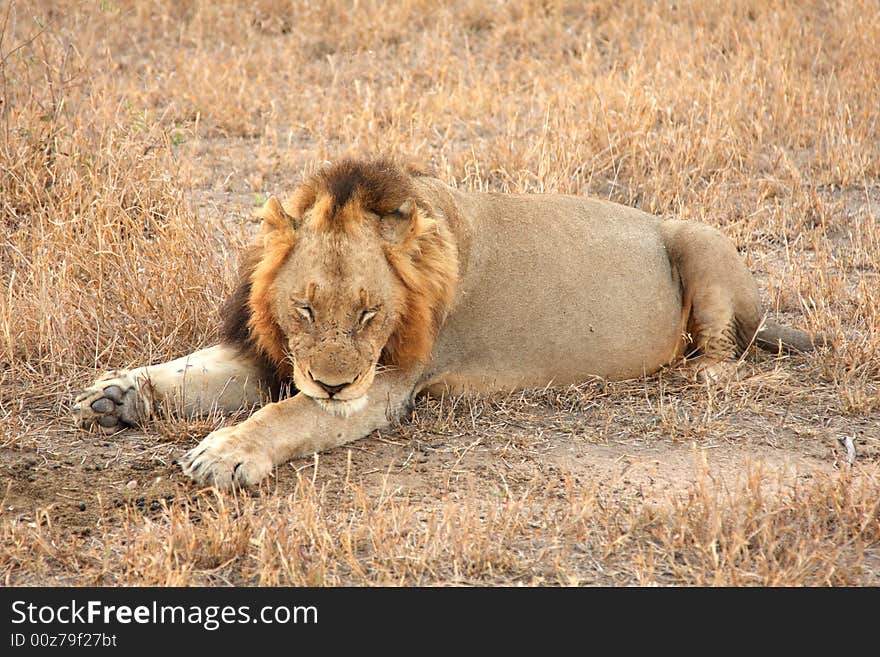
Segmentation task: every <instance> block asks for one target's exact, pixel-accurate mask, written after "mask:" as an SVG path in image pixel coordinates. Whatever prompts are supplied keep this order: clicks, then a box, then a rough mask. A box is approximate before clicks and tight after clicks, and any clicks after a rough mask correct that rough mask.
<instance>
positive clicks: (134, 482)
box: [125, 479, 138, 490]
mask: <svg viewBox="0 0 880 657" xmlns="http://www.w3.org/2000/svg"><path fill="white" fill-rule="evenodd" d="M137 485H138V480H137V479H132V480H131V481H129V482H128V483H127V484H125V487H126V488H128V489H129V490H134V489H135V488H137Z"/></svg>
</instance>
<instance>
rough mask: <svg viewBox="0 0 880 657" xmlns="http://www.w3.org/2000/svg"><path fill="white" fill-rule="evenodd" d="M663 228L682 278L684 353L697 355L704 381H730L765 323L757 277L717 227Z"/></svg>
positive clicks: (673, 225)
mask: <svg viewBox="0 0 880 657" xmlns="http://www.w3.org/2000/svg"><path fill="white" fill-rule="evenodd" d="M662 231H663V235H664V239H665V242H666V247H667V252H668V253H669V255H670V262H671V263H672V265H673V271H674V272H675V273H676V275H677V276H678V277H679V280H680V282H681V290H682V318H681V323H682V333H683V338H684V340H683V342H684V355H685V356H686V357H691V356H697V359H696V361H695V362H694V370H693V371H694V373H695V375H696V378H697V379H698V380H701V381H719V380H723V379H727V378H729V377H730V376H732V375H734V374H735V373H736V361H737V359H738V358H739V357H740V356H741V355H742V354H743V352H744V351H745V350H746V349H747V348H748V347H749V345H750V344H751V342H752V340H753V339H754V336H755V332H756V331H757V329H758V326H759V324H760V321H761V312H760V307H761V306H760V297H759V294H758V288H757V285H756V284H755V280H754V278H753V277H752V274H751V272H750V271H749V270H748V268H747V267H746V265H745V263H744V262H743V261H742V259H741V258H740V256H739V254H738V253H737V251H736V248H735V247H734V245H733V243H732V242H731V241H730V240H728V239H727V238H726V237H724V235H722V234H721V233H720V232H718V231H717V230H715V229H714V228H711V227H710V226H706V225H703V224H699V223H694V222H682V221H668V222H664V224H663V226H662Z"/></svg>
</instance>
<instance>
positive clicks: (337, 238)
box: [248, 160, 458, 414]
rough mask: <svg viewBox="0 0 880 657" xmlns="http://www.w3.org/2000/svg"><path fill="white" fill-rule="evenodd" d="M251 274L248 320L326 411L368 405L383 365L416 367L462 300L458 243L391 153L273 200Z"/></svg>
mask: <svg viewBox="0 0 880 657" xmlns="http://www.w3.org/2000/svg"><path fill="white" fill-rule="evenodd" d="M260 215H261V216H262V218H263V227H262V237H261V239H260V240H258V242H257V244H256V245H255V251H254V252H253V255H254V256H255V260H254V264H253V268H252V270H251V271H250V273H249V286H248V289H249V294H248V309H249V319H248V328H249V330H250V333H251V335H252V336H253V338H254V339H255V343H256V347H257V348H258V349H259V350H260V351H261V352H262V354H263V355H264V356H266V357H267V358H268V359H269V361H270V362H271V363H272V364H273V365H274V367H275V368H276V373H277V375H278V376H279V377H286V376H290V375H291V374H292V376H293V382H294V384H295V385H296V387H297V388H299V390H300V391H302V393H303V394H305V395H308V396H309V397H311V398H313V399H315V400H317V401H318V402H319V403H321V404H322V405H323V406H324V407H325V408H326V409H327V410H331V411H333V412H337V413H340V414H348V413H351V412H354V411H356V410H358V409H359V408H362V407H363V406H364V405H365V404H366V401H367V398H366V395H367V393H368V391H369V389H370V386H371V385H372V383H373V379H374V377H375V375H376V368H377V365H378V364H379V363H380V362H381V363H382V365H383V366H385V367H387V368H388V369H389V370H394V371H395V372H397V373H402V375H405V376H414V375H415V372H417V371H418V370H419V368H420V367H423V366H424V365H425V364H427V363H428V362H429V361H430V358H431V350H432V347H433V344H434V338H435V337H436V334H437V330H438V327H439V325H440V323H441V322H442V321H443V320H444V318H445V316H446V312H447V310H448V309H449V307H450V304H451V303H452V300H453V297H454V294H455V288H456V282H457V276H458V249H457V247H456V245H455V243H454V241H453V239H452V235H451V233H450V232H449V230H448V228H447V227H446V226H445V225H444V224H443V223H441V222H438V221H437V219H436V217H435V216H434V214H433V212H432V209H431V208H430V207H428V206H427V205H426V204H425V203H424V201H422V202H421V203H420V202H419V200H418V198H416V196H415V188H414V186H413V183H412V180H411V179H410V178H409V177H408V175H407V174H406V173H404V172H403V171H402V170H400V169H399V168H396V167H395V166H394V165H393V164H391V163H389V162H387V161H377V162H376V163H372V164H370V163H366V164H365V163H358V162H354V161H348V160H347V161H343V162H341V163H340V164H338V165H336V166H334V167H330V168H328V169H325V170H323V171H321V172H319V173H317V174H316V175H315V176H313V177H312V178H310V179H309V180H306V181H305V182H303V183H302V184H301V185H300V187H299V188H298V189H297V192H296V194H295V195H294V197H293V199H292V200H291V202H290V204H289V205H288V209H285V208H284V207H283V206H282V205H281V203H279V202H278V200H277V199H276V198H275V197H271V198H270V199H269V200H268V201H266V204H265V205H264V207H263V209H262V210H261V211H260Z"/></svg>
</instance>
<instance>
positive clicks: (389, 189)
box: [295, 158, 417, 222]
mask: <svg viewBox="0 0 880 657" xmlns="http://www.w3.org/2000/svg"><path fill="white" fill-rule="evenodd" d="M414 174H416V175H417V172H416V171H415V170H411V169H410V168H409V167H402V166H400V165H398V164H397V163H396V162H394V161H393V160H391V159H388V158H380V159H376V160H354V159H345V160H342V161H340V162H338V163H336V164H333V165H330V166H328V167H325V168H323V169H321V170H320V171H318V172H317V173H316V174H314V175H313V176H311V177H310V178H308V179H307V180H305V181H304V182H303V183H302V185H301V186H300V188H299V190H298V194H297V197H296V199H295V206H296V207H295V212H296V213H298V214H299V215H302V213H303V212H305V210H307V209H308V208H309V207H311V206H312V205H313V204H314V203H315V201H316V200H317V199H318V197H320V196H323V195H325V194H326V195H327V196H329V197H330V208H329V210H330V212H329V213H328V216H327V217H326V219H328V220H329V221H330V222H335V221H336V219H337V217H338V216H339V215H340V214H341V213H340V211H341V210H342V209H343V208H345V207H346V206H347V205H348V204H349V203H351V202H355V203H357V204H358V205H359V206H360V208H361V209H363V210H369V211H370V212H375V213H376V214H378V215H383V214H387V213H389V212H393V211H394V210H396V209H397V208H399V207H400V205H401V204H402V203H403V202H404V201H406V200H407V198H410V197H411V196H412V195H413V188H412V179H411V176H412V175H414Z"/></svg>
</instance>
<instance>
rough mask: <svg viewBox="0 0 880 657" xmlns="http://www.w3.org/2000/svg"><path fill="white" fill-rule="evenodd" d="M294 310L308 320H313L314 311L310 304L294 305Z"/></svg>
mask: <svg viewBox="0 0 880 657" xmlns="http://www.w3.org/2000/svg"><path fill="white" fill-rule="evenodd" d="M296 312H298V313H299V314H300V316H301V317H302V318H303V319H304V320H306V321H308V322H314V321H315V313H314V311H313V310H312V308H311V306H296Z"/></svg>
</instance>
